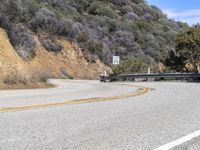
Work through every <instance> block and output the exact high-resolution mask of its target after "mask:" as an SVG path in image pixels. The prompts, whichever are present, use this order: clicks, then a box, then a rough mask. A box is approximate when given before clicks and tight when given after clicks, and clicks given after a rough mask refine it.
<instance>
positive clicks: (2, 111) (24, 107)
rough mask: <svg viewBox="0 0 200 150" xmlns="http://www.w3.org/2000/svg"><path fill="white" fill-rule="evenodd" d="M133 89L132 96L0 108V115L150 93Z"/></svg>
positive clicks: (141, 89) (130, 95) (126, 96)
mask: <svg viewBox="0 0 200 150" xmlns="http://www.w3.org/2000/svg"><path fill="white" fill-rule="evenodd" d="M121 85H126V86H134V85H129V84H121ZM134 87H137V88H138V91H137V92H136V93H133V94H126V95H120V96H111V97H96V98H87V99H78V100H68V101H64V102H57V103H48V104H38V105H29V106H16V107H5V108H0V113H4V112H13V111H22V110H31V109H41V108H48V107H57V106H64V105H76V104H85V103H93V102H102V101H112V100H118V99H124V98H129V97H134V96H139V95H144V94H146V93H148V92H150V91H151V89H150V88H147V87H139V86H134Z"/></svg>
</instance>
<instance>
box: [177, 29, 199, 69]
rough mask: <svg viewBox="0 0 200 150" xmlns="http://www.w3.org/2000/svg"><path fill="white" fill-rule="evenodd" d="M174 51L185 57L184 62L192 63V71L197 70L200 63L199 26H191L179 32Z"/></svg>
mask: <svg viewBox="0 0 200 150" xmlns="http://www.w3.org/2000/svg"><path fill="white" fill-rule="evenodd" d="M176 51H177V53H178V54H179V55H180V56H183V57H185V61H184V62H185V63H186V64H189V65H192V66H193V70H192V71H194V72H198V69H199V65H200V27H199V26H194V27H191V28H190V29H189V30H188V31H186V32H183V33H180V34H179V35H178V36H177V40H176Z"/></svg>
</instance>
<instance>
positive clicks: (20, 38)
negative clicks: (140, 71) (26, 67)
mask: <svg viewBox="0 0 200 150" xmlns="http://www.w3.org/2000/svg"><path fill="white" fill-rule="evenodd" d="M9 38H10V40H11V43H12V45H13V46H14V47H15V49H16V50H17V52H18V54H19V55H20V56H21V57H22V58H23V59H25V60H29V59H31V58H33V57H34V56H35V51H36V43H35V41H34V39H33V37H32V35H31V33H30V31H29V30H28V29H27V28H26V27H24V26H23V25H17V26H16V27H14V28H12V29H11V30H10V32H9Z"/></svg>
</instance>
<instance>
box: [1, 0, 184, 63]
mask: <svg viewBox="0 0 200 150" xmlns="http://www.w3.org/2000/svg"><path fill="white" fill-rule="evenodd" d="M0 27H2V28H4V29H5V30H6V31H7V33H8V35H9V38H10V41H11V43H12V45H13V46H14V48H15V50H16V51H17V52H18V54H19V56H21V57H22V58H23V59H24V60H26V61H28V60H31V59H33V58H34V57H35V54H36V52H35V51H36V42H35V41H34V38H33V34H36V35H38V36H39V35H41V34H48V35H49V37H48V36H45V37H42V36H41V38H40V39H39V40H40V42H41V43H42V44H43V46H44V47H45V48H46V50H47V51H51V52H54V53H58V52H60V51H61V49H62V47H63V46H62V45H61V44H58V43H56V40H54V39H52V38H51V35H56V36H60V37H63V38H65V39H66V40H68V41H71V42H76V43H77V44H78V45H79V46H80V47H81V48H82V49H83V50H82V51H83V53H84V57H85V58H86V59H87V60H88V62H94V61H95V59H96V58H97V57H98V58H100V60H102V61H103V62H104V63H106V64H107V65H111V58H112V56H113V55H119V56H121V58H122V60H126V59H128V58H140V59H142V60H144V61H145V62H146V63H148V64H152V63H154V62H159V61H162V60H163V59H165V57H166V55H167V53H168V51H169V50H171V49H172V48H173V47H174V40H175V38H176V35H177V33H178V32H180V31H183V30H185V29H186V28H187V27H188V26H187V25H186V24H183V23H181V22H175V21H173V20H170V19H168V18H167V16H166V15H165V14H163V12H162V11H161V10H160V9H159V8H157V7H156V6H149V5H148V4H147V3H146V2H145V1H144V0H15V1H13V0H1V5H0Z"/></svg>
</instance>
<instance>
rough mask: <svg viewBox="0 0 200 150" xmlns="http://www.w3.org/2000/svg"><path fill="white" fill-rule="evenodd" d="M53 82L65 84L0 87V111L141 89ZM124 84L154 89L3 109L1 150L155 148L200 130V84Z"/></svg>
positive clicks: (0, 114) (0, 134) (96, 82)
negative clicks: (24, 87)
mask: <svg viewBox="0 0 200 150" xmlns="http://www.w3.org/2000/svg"><path fill="white" fill-rule="evenodd" d="M51 82H53V83H56V84H57V85H59V86H58V87H57V88H53V89H35V90H16V91H0V95H1V96H0V110H2V109H5V108H12V107H21V106H30V105H43V104H47V103H60V102H63V101H66V100H69V101H71V100H78V99H88V98H96V97H113V96H120V95H130V94H133V93H138V92H140V91H138V88H136V87H133V86H128V85H121V84H122V83H106V84H104V83H99V82H98V81H67V80H53V81H51ZM124 84H129V85H130V84H131V85H132V84H133V85H138V86H144V87H149V88H151V89H153V90H152V91H151V92H149V93H146V94H144V95H140V96H134V97H129V96H127V97H126V98H124V99H118V100H115V101H100V102H92V103H84V104H77V105H62V106H56V107H47V108H40V109H32V108H31V109H28V110H21V111H9V112H3V111H2V112H0V149H3V150H19V149H20V150H35V149H37V150H154V149H156V148H158V147H160V146H162V145H165V144H167V143H169V142H172V141H175V140H177V139H179V138H181V137H183V136H186V135H188V134H191V133H193V132H195V131H197V130H200V84H198V83H174V82H171V83H170V82H152V83H147V82H145V83H124ZM140 90H141V89H140ZM197 139H198V138H197ZM197 139H195V140H194V141H192V142H191V143H185V145H179V146H177V147H175V149H184V148H185V147H187V148H188V149H190V148H192V149H191V150H194V149H195V148H197V147H198V146H199V145H200V142H199V143H198V141H199V140H197ZM194 143H195V144H194ZM194 145H195V146H194Z"/></svg>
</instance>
